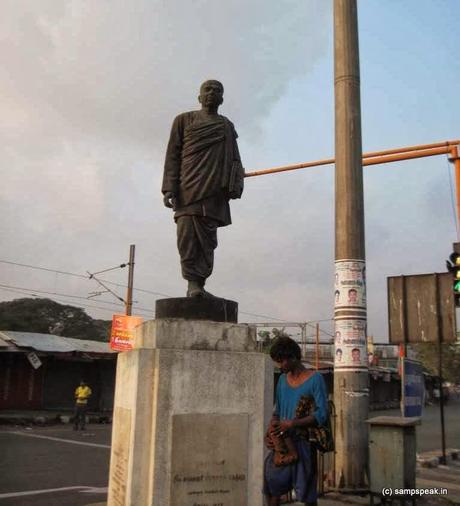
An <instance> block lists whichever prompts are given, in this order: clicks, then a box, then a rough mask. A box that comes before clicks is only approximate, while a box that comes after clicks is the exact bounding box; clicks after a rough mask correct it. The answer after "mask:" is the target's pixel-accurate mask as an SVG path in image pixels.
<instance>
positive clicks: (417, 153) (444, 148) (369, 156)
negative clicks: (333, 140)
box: [245, 140, 460, 177]
mask: <svg viewBox="0 0 460 506" xmlns="http://www.w3.org/2000/svg"><path fill="white" fill-rule="evenodd" d="M456 145H460V140H453V141H445V142H436V143H432V144H421V145H419V146H408V147H404V148H394V149H388V150H385V151H374V152H369V153H363V165H377V164H381V163H390V162H398V161H402V160H410V159H413V158H423V157H425V156H436V155H442V154H447V153H451V152H452V146H456ZM334 162H335V159H334V158H326V159H324V160H316V161H314V162H306V163H297V164H294V165H284V166H280V167H273V168H271V169H261V170H256V171H253V172H247V173H246V174H245V177H253V176H262V175H265V174H275V173H278V172H288V171H291V170H298V169H306V168H309V167H319V166H321V165H331V164H333V163H334Z"/></svg>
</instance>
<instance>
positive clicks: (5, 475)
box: [0, 425, 111, 506]
mask: <svg viewBox="0 0 460 506" xmlns="http://www.w3.org/2000/svg"><path fill="white" fill-rule="evenodd" d="M110 437H111V426H108V425H93V426H92V425H89V426H88V430H86V431H83V432H82V431H79V432H74V431H73V430H72V426H71V425H65V426H55V427H34V428H33V429H30V430H27V429H24V428H14V427H8V428H6V427H3V428H2V430H1V431H0V448H1V452H0V505H1V506H32V505H34V506H64V505H65V506H81V505H86V504H88V503H91V502H93V503H94V502H97V501H103V500H105V499H106V487H107V476H108V470H109V459H110ZM98 489H99V490H98ZM46 490H48V491H49V492H44V491H46ZM11 494H12V495H11Z"/></svg>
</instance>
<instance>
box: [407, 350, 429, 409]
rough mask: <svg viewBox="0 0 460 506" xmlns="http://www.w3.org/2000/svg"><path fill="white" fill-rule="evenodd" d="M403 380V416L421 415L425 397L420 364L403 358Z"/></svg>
mask: <svg viewBox="0 0 460 506" xmlns="http://www.w3.org/2000/svg"><path fill="white" fill-rule="evenodd" d="M403 381H404V385H403V394H404V395H403V409H404V413H403V414H404V416H407V417H413V416H418V417H420V416H422V408H423V402H424V399H425V379H424V377H423V366H422V364H421V363H420V362H416V361H414V360H409V359H407V358H405V359H404V373H403Z"/></svg>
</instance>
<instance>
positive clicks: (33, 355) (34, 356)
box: [27, 351, 42, 369]
mask: <svg viewBox="0 0 460 506" xmlns="http://www.w3.org/2000/svg"><path fill="white" fill-rule="evenodd" d="M27 358H28V360H29V362H30V363H31V364H32V367H33V368H34V369H38V368H39V367H40V366H41V365H42V361H41V360H40V359H39V358H38V356H37V354H36V353H34V352H33V351H31V352H30V353H28V354H27Z"/></svg>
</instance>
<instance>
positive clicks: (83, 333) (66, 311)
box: [0, 298, 111, 342]
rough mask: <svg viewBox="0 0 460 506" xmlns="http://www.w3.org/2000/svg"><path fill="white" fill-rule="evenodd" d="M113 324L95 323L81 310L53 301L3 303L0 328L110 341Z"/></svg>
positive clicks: (20, 300) (0, 308) (102, 321)
mask: <svg viewBox="0 0 460 506" xmlns="http://www.w3.org/2000/svg"><path fill="white" fill-rule="evenodd" d="M110 325H111V322H110V321H105V320H95V319H93V318H91V316H88V315H87V314H86V313H85V311H84V310H83V309H81V308H78V307H74V306H67V305H63V304H59V303H57V302H54V301H52V300H50V299H40V298H36V299H35V298H34V299H29V298H24V299H15V300H12V301H9V302H0V329H1V330H16V331H22V332H37V333H42V334H54V335H58V336H64V337H74V338H76V339H90V340H93V341H106V342H107V341H108V340H109V336H110Z"/></svg>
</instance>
